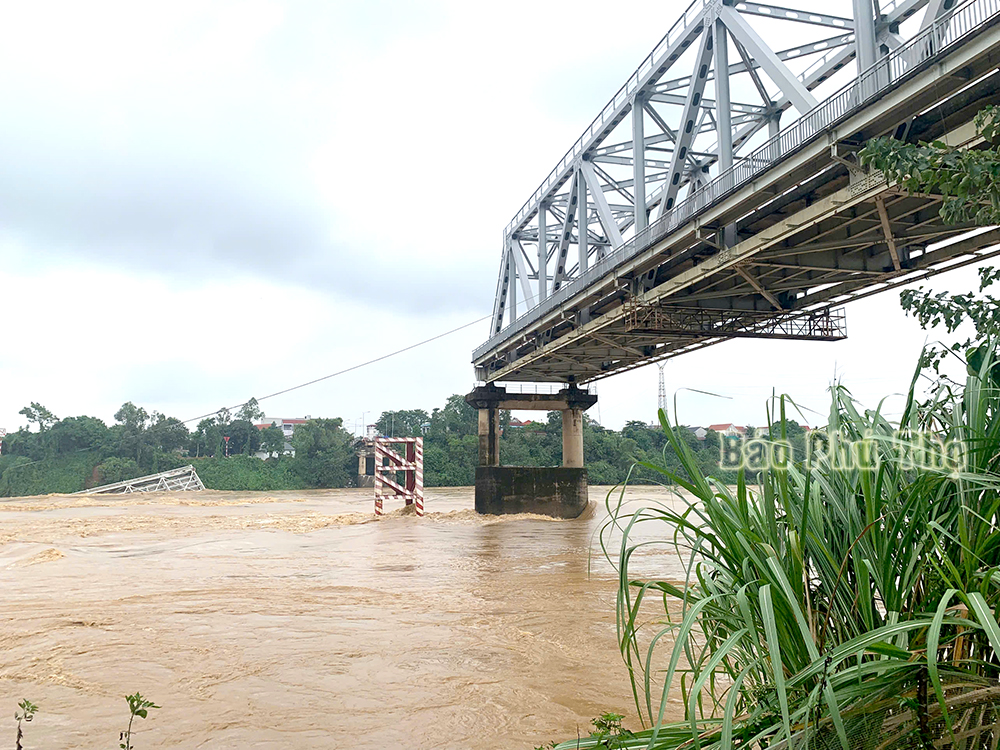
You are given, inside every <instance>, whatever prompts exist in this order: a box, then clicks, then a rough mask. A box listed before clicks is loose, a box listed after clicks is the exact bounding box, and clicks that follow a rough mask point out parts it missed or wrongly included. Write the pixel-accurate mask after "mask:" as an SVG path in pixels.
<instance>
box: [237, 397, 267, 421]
mask: <svg viewBox="0 0 1000 750" xmlns="http://www.w3.org/2000/svg"><path fill="white" fill-rule="evenodd" d="M236 418H237V419H243V420H245V421H247V422H250V423H251V424H257V423H259V422H260V421H261V420H262V419H264V410H263V409H261V408H260V406H259V405H258V404H257V399H255V398H252V397H251V399H250V400H249V401H247V402H246V403H245V404H243V406H241V407H240V410H239V411H238V412H236Z"/></svg>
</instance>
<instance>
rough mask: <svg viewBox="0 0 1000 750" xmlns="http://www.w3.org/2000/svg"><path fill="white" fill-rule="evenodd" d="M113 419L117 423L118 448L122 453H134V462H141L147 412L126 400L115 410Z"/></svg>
mask: <svg viewBox="0 0 1000 750" xmlns="http://www.w3.org/2000/svg"><path fill="white" fill-rule="evenodd" d="M115 421H116V422H117V423H118V425H117V427H118V430H117V433H118V443H119V450H120V451H121V453H122V454H124V453H131V454H134V455H135V462H136V464H141V463H142V449H143V447H144V438H145V433H146V427H147V425H148V424H149V414H148V413H147V412H146V410H145V409H143V408H142V407H141V406H136V405H135V404H133V403H132V402H131V401H126V402H125V403H124V404H122V407H121V408H120V409H119V410H118V411H117V412H115Z"/></svg>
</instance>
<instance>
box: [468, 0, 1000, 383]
mask: <svg viewBox="0 0 1000 750" xmlns="http://www.w3.org/2000/svg"><path fill="white" fill-rule="evenodd" d="M800 1H801V3H802V4H803V5H809V6H810V7H811V8H816V7H818V4H817V3H815V2H814V0H800ZM852 15H853V18H847V17H840V16H835V15H827V14H824V13H819V12H814V11H813V10H811V9H804V8H803V9H791V8H784V7H777V6H774V5H767V4H763V3H755V2H742V1H740V0H695V2H694V3H693V4H692V5H691V6H690V7H689V8H688V9H687V10H686V11H685V12H684V14H683V15H682V16H681V17H680V18H679V19H678V20H677V22H676V23H675V24H674V25H673V27H672V28H671V29H670V30H669V32H668V33H667V35H666V36H665V37H664V38H663V40H662V41H661V42H660V43H659V44H658V45H657V46H656V48H655V49H654V50H653V51H652V52H651V53H650V54H649V56H647V57H646V59H645V60H644V61H643V62H642V64H641V65H640V66H639V68H638V69H637V70H636V72H635V73H634V74H633V75H632V76H631V78H629V80H628V81H627V82H626V83H625V85H624V86H622V88H621V89H620V90H619V91H618V93H617V94H616V95H615V96H614V98H613V99H612V100H611V101H610V102H609V103H608V105H607V106H606V107H605V108H604V109H603V110H602V111H601V113H600V114H599V115H598V116H597V117H596V118H595V119H594V121H593V122H592V123H591V125H590V126H589V127H588V128H587V130H586V131H585V132H584V134H583V135H582V136H581V137H580V138H579V139H578V140H577V141H576V143H574V144H573V147H572V148H571V149H570V150H569V151H568V152H567V153H566V155H565V156H564V157H563V158H562V159H561V160H560V161H559V163H558V165H557V166H556V167H555V168H554V169H553V170H552V172H551V173H550V174H549V175H548V176H547V177H546V178H545V180H544V181H543V182H542V184H541V185H540V186H539V188H538V189H537V190H536V191H535V192H534V193H533V194H532V196H531V197H530V198H529V199H528V201H527V202H526V203H525V204H524V205H523V206H522V208H521V209H520V210H519V211H518V212H517V214H516V215H515V216H514V218H513V219H512V220H511V222H510V223H509V224H508V225H507V227H506V229H505V230H504V234H503V251H502V255H501V262H500V277H499V281H498V284H497V291H496V299H495V303H494V307H493V316H492V321H491V329H490V338H489V340H488V341H486V342H485V343H484V344H483V345H482V346H480V347H479V348H478V349H476V350H475V352H474V353H473V361H474V364H475V366H476V373H477V378H478V379H479V380H482V381H540V382H542V381H555V382H574V381H576V382H581V383H583V382H588V381H593V380H597V379H600V378H603V377H607V376H608V375H611V374H614V373H617V372H622V371H624V370H629V369H632V368H635V367H639V366H642V365H645V364H648V363H649V362H652V361H658V360H663V359H667V358H669V357H674V356H677V355H680V354H683V353H685V352H689V351H692V350H694V349H698V348H701V347H704V346H708V345H711V344H714V343H718V342H719V341H724V340H727V339H730V338H734V337H748V336H749V337H758V338H788V339H805V340H836V339H839V338H843V337H844V336H845V335H846V332H845V328H844V316H843V313H842V311H841V310H840V309H839V307H838V306H839V305H841V304H843V303H844V302H847V301H850V300H854V299H859V298H861V297H865V296H868V295H871V294H875V293H878V292H881V291H885V290H887V289H892V288H894V287H896V286H899V285H902V284H905V283H909V282H911V281H914V280H916V279H919V278H923V277H926V276H929V275H932V274H935V273H940V272H942V271H944V270H948V269H951V268H956V267H959V266H962V265H967V264H970V263H977V262H979V261H981V260H984V259H986V258H989V257H992V256H994V255H996V254H998V253H1000V249H998V243H1000V229H996V228H992V229H981V228H980V229H978V230H977V229H976V228H975V227H972V226H957V227H956V226H945V225H944V224H943V223H942V222H941V219H940V217H939V215H938V211H939V209H940V204H941V197H940V196H937V195H929V194H928V195H924V194H915V195H911V194H908V193H907V192H906V191H904V190H901V189H899V188H897V187H896V186H894V185H887V184H886V182H885V180H884V179H883V178H882V177H881V175H877V174H869V173H866V172H865V171H864V170H862V169H861V168H860V167H859V165H858V161H857V151H858V150H859V149H860V148H861V147H862V146H863V145H864V144H865V142H867V141H868V140H869V139H870V138H872V137H875V136H879V135H893V136H895V137H897V138H901V139H904V140H908V141H918V140H922V141H932V140H944V141H945V142H947V143H948V144H949V145H953V146H967V147H970V148H974V147H976V146H978V145H980V143H979V142H978V141H977V138H976V133H975V130H974V127H973V125H972V121H973V118H974V116H975V113H976V112H978V111H979V109H981V108H982V107H983V106H984V105H985V104H989V103H1000V73H998V72H997V68H998V66H1000V0H966V2H958V1H957V0H895V2H894V3H888V4H887V3H884V2H882V3H881V4H880V0H853V14H852ZM765 39H772V40H793V41H795V42H796V43H798V46H796V47H789V48H784V49H773V48H772V47H773V46H774V45H771V44H768V42H767V41H765Z"/></svg>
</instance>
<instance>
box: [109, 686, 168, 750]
mask: <svg viewBox="0 0 1000 750" xmlns="http://www.w3.org/2000/svg"><path fill="white" fill-rule="evenodd" d="M125 700H127V701H128V710H129V713H130V716H129V719H128V729H126V730H125V731H124V732H122V733H121V735H120V736H119V738H118V739H119V740H121V742H119V744H118V747H119V748H121V750H132V722H133V721H135V717H136V716H138V717H139V718H140V719H145V718H146V715H147V714H148V713H149V709H151V708H159V706H157V705H156V704H155V703H153V701H149V700H146V699H145V698H143V697H142V694H141V693H136V694H135V695H126V696H125Z"/></svg>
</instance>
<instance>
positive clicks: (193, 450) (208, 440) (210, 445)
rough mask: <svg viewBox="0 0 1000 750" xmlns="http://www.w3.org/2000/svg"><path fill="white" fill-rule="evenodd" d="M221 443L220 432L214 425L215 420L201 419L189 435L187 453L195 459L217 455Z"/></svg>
mask: <svg viewBox="0 0 1000 750" xmlns="http://www.w3.org/2000/svg"><path fill="white" fill-rule="evenodd" d="M221 441H222V431H221V430H220V429H219V426H218V425H217V424H216V423H215V419H213V418H211V417H209V418H208V419H203V420H201V421H200V422H199V423H198V427H197V428H195V431H194V432H193V433H192V434H191V440H190V442H189V443H188V453H189V454H190V455H193V456H195V457H196V458H200V457H201V456H214V455H217V453H218V449H219V443H220V442H221Z"/></svg>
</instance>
